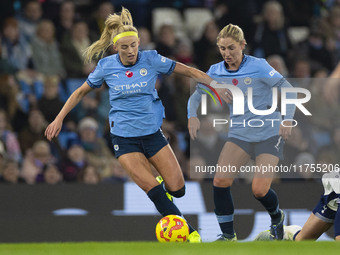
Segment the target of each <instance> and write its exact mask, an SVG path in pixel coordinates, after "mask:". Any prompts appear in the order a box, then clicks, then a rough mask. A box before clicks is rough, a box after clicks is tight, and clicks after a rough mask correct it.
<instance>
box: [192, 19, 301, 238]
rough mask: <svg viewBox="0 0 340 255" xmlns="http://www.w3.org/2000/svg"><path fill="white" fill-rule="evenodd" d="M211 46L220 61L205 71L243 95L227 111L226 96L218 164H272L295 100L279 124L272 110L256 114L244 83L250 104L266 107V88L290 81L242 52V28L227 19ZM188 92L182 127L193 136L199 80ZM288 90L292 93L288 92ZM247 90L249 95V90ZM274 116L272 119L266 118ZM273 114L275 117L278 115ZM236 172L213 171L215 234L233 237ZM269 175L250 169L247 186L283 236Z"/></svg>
mask: <svg viewBox="0 0 340 255" xmlns="http://www.w3.org/2000/svg"><path fill="white" fill-rule="evenodd" d="M217 46H218V48H219V50H220V53H221V55H222V57H223V61H222V62H220V63H217V64H215V65H212V66H211V67H210V69H209V71H208V72H207V74H208V75H209V76H210V77H212V78H214V79H215V80H217V81H218V82H219V83H223V82H224V83H226V84H233V85H234V86H236V87H237V88H238V89H240V90H242V92H243V95H245V97H246V99H245V100H244V101H245V104H244V114H241V115H236V114H233V112H234V110H238V109H233V105H232V104H231V103H232V100H233V97H232V96H234V100H235V95H232V94H231V92H230V91H228V92H226V93H227V96H228V100H227V103H228V106H229V109H230V121H229V123H233V125H231V124H230V125H229V133H228V140H227V142H226V143H225V145H224V147H223V149H222V152H221V154H220V157H219V159H218V165H219V166H233V167H235V168H236V169H240V167H241V166H243V165H245V164H247V162H248V161H249V160H250V159H251V158H253V159H255V162H256V166H258V168H259V169H260V170H261V169H262V166H273V167H275V166H276V165H277V164H278V162H279V158H280V157H281V156H282V147H283V143H284V140H286V139H287V138H288V137H289V136H290V134H291V127H290V126H292V123H291V121H289V120H291V119H292V118H293V115H294V111H295V106H294V105H288V106H287V114H286V116H285V121H284V125H281V114H280V112H279V111H278V110H275V111H273V112H272V113H270V114H269V115H256V114H254V113H252V111H251V110H252V109H249V107H248V104H247V103H246V102H247V97H248V95H247V92H248V88H249V87H251V88H252V93H253V95H252V97H253V106H254V108H255V109H256V110H267V109H270V108H271V107H272V98H273V97H272V89H273V88H274V87H277V88H279V90H280V89H281V88H282V87H291V85H290V84H289V83H288V82H287V81H286V80H285V79H284V78H283V77H282V76H281V74H279V73H278V72H276V71H275V70H274V69H273V68H272V67H271V66H270V65H269V64H268V63H267V61H266V60H264V59H260V58H255V57H252V56H247V55H245V54H243V50H244V49H245V46H246V41H245V39H244V35H243V31H242V29H241V28H240V27H238V26H236V25H232V24H229V25H227V26H226V27H224V28H223V29H222V30H221V31H220V33H219V35H218V37H217ZM197 87H198V89H196V91H195V92H194V93H193V94H192V95H191V97H190V99H189V103H188V119H189V123H188V128H189V133H190V136H191V138H192V139H195V138H196V136H197V131H198V129H199V125H200V123H199V120H198V118H197V113H196V112H197V108H198V106H199V104H200V102H201V94H202V93H204V92H203V90H202V89H199V88H201V87H202V85H198V86H197ZM288 94H293V93H288ZM249 96H250V95H249ZM294 96H296V95H288V96H287V98H294ZM252 119H256V123H252V124H254V125H253V126H255V124H256V126H258V124H259V123H261V121H263V122H262V123H263V125H262V126H261V125H260V127H251V125H250V126H249V125H247V124H246V123H249V121H251V120H252ZM268 119H276V121H273V122H272V121H266V120H268ZM278 120H279V121H278ZM236 174H237V173H224V172H216V174H215V177H214V181H213V186H214V187H213V188H214V202H215V213H216V216H217V220H218V223H219V225H220V228H221V230H222V235H221V236H220V240H229V241H236V240H237V238H236V234H235V230H234V224H233V222H234V204H233V199H232V196H231V191H230V187H231V185H232V183H233V181H234V178H235V177H236ZM271 182H272V175H271V174H268V175H263V174H262V173H254V177H253V180H252V192H253V194H254V196H255V198H256V199H257V200H259V201H260V202H261V204H262V205H263V206H264V207H265V209H266V210H267V211H268V213H269V214H270V217H271V234H272V236H273V239H279V240H280V239H282V238H283V220H284V214H283V211H282V210H281V209H279V201H278V197H277V195H276V193H275V192H274V191H273V190H272V189H271V188H270V187H271Z"/></svg>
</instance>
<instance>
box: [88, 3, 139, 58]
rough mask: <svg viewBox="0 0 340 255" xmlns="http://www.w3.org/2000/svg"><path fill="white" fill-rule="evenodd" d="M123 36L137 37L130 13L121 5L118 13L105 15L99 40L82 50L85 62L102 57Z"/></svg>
mask: <svg viewBox="0 0 340 255" xmlns="http://www.w3.org/2000/svg"><path fill="white" fill-rule="evenodd" d="M125 36H136V37H137V38H138V33H137V29H136V28H135V27H134V26H133V21H132V16H131V13H130V12H129V10H128V9H126V8H124V7H123V9H122V12H121V13H120V15H118V14H116V13H115V14H110V15H109V16H108V17H107V19H106V21H105V27H104V31H103V33H102V34H101V36H100V38H99V40H98V41H96V42H94V43H93V44H91V45H90V46H89V47H88V48H87V49H86V50H85V52H84V55H85V62H86V63H89V62H91V61H92V59H93V58H95V59H100V58H102V57H103V55H104V54H105V51H106V50H107V48H109V47H110V46H111V45H112V44H115V43H116V42H117V41H118V40H119V39H120V38H122V37H125Z"/></svg>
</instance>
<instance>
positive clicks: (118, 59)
mask: <svg viewBox="0 0 340 255" xmlns="http://www.w3.org/2000/svg"><path fill="white" fill-rule="evenodd" d="M140 57H141V53H140V51H138V57H137V61H136V63H134V64H133V65H127V66H125V65H123V63H122V61H120V57H119V54H118V53H117V56H116V58H117V61H118V63H119V64H120V65H122V66H123V67H131V66H134V65H137V64H138V62H139V59H140Z"/></svg>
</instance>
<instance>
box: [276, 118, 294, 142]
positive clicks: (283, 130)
mask: <svg viewBox="0 0 340 255" xmlns="http://www.w3.org/2000/svg"><path fill="white" fill-rule="evenodd" d="M285 123H287V126H289V127H285V126H283V125H281V126H280V131H279V135H280V136H282V138H283V139H284V140H285V141H287V140H288V138H289V137H290V136H291V135H292V127H291V126H292V122H291V121H285Z"/></svg>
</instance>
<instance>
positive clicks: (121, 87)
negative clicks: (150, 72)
mask: <svg viewBox="0 0 340 255" xmlns="http://www.w3.org/2000/svg"><path fill="white" fill-rule="evenodd" d="M147 85H148V83H147V82H146V81H143V82H139V83H132V84H124V85H116V86H114V87H113V89H114V90H116V91H123V90H129V89H139V88H144V87H146V86H147Z"/></svg>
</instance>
